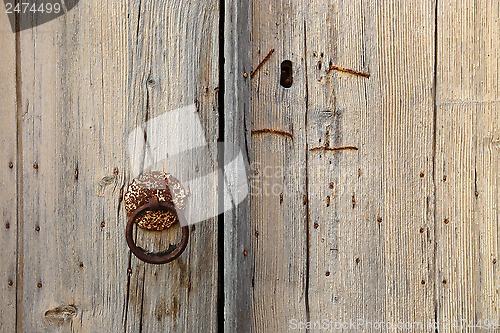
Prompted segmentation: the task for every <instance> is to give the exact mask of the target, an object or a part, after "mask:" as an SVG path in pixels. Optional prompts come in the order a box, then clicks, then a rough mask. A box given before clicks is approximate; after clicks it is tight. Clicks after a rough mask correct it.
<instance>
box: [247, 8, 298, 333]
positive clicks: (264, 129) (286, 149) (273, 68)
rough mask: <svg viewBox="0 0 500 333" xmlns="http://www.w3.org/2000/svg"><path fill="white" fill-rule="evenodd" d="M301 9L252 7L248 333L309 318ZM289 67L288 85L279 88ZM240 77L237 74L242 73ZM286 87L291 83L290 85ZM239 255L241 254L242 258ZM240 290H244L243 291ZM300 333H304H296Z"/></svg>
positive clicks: (281, 329) (278, 328)
mask: <svg viewBox="0 0 500 333" xmlns="http://www.w3.org/2000/svg"><path fill="white" fill-rule="evenodd" d="M303 14H304V4H303V3H302V2H297V1H289V0H272V1H254V2H253V3H252V62H253V64H252V70H257V68H258V67H259V63H260V62H261V61H263V60H264V59H265V58H266V56H267V55H268V54H269V53H270V52H271V51H272V50H274V53H273V54H272V55H271V56H270V57H269V59H268V60H267V61H266V62H265V63H264V64H262V66H261V67H260V68H259V69H258V71H257V72H255V73H254V75H251V74H252V73H250V72H247V75H248V79H251V76H254V77H253V79H252V106H251V112H250V113H251V135H252V140H251V145H250V146H251V148H250V151H251V153H250V156H251V163H252V169H251V173H253V174H251V189H252V191H251V193H252V197H251V205H250V207H251V210H250V212H251V218H250V221H249V223H250V226H251V230H252V232H253V233H254V235H253V237H252V242H251V243H250V246H249V248H244V250H243V251H244V252H243V257H241V260H243V261H250V262H253V275H252V281H251V282H252V284H251V286H244V288H252V290H253V294H252V322H251V332H286V331H288V329H289V324H288V323H289V321H290V320H292V319H294V318H295V319H299V320H301V321H305V320H306V319H307V303H306V299H307V292H306V283H307V224H306V222H307V220H306V215H307V209H306V207H307V197H306V188H305V186H306V170H307V159H306V136H305V134H306V132H305V128H306V105H307V104H306V98H307V87H306V76H305V65H306V64H305V61H304V46H305V35H304V24H303V22H304V16H303ZM285 60H289V61H291V64H292V69H291V73H292V76H293V84H292V85H291V87H290V88H285V87H283V86H281V85H280V81H281V63H282V62H283V61H285ZM240 75H241V74H240ZM288 83H291V82H290V81H288ZM240 256H241V255H240ZM242 287H243V286H242ZM299 331H303V330H299Z"/></svg>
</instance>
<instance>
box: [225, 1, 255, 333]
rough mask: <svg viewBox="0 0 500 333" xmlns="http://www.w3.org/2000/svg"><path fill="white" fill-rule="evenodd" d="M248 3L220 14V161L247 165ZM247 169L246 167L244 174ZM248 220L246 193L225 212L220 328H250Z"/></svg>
mask: <svg viewBox="0 0 500 333" xmlns="http://www.w3.org/2000/svg"><path fill="white" fill-rule="evenodd" d="M250 14H251V2H249V1H248V0H226V1H225V13H224V45H223V46H224V123H225V130H224V143H225V144H224V165H226V164H227V163H229V162H231V161H232V160H233V158H234V157H235V156H237V155H238V154H240V153H241V154H242V155H243V156H244V160H245V163H247V164H249V163H250V160H249V155H248V154H249V152H248V149H250V147H249V146H248V144H247V143H248V142H250V141H251V137H250V131H249V129H251V124H250V120H251V117H250V111H251V98H250V97H251V91H250V80H249V76H248V77H247V78H245V77H244V76H243V73H247V74H249V73H250V71H251V68H250V67H251V66H252V63H251V60H250V59H251V44H250V32H251V28H252V21H251V20H249V15H250ZM248 171H249V170H248V169H247V172H248ZM242 176H243V175H240V174H238V173H235V174H233V175H231V174H229V175H228V174H226V175H225V177H226V179H227V181H228V182H229V183H232V184H239V183H240V182H245V183H246V182H248V180H249V179H250V177H251V176H252V175H248V176H247V179H241V177H242ZM249 221H250V197H248V198H247V199H246V200H244V201H243V202H242V203H240V204H239V205H237V206H236V207H235V208H234V209H232V210H230V211H228V212H226V213H225V214H224V276H223V281H222V282H223V286H224V290H223V292H224V328H223V330H224V332H227V333H233V332H251V327H252V316H251V315H252V311H251V309H252V308H251V304H252V274H253V261H252V260H249V259H248V258H247V257H245V255H244V251H245V250H247V251H248V249H250V244H252V243H253V240H252V238H253V237H255V231H254V230H253V228H252V227H253V226H252V225H251V224H250V223H249Z"/></svg>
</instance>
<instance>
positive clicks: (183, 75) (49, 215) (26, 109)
mask: <svg viewBox="0 0 500 333" xmlns="http://www.w3.org/2000/svg"><path fill="white" fill-rule="evenodd" d="M218 18H219V7H218V2H217V1H209V2H203V3H201V2H199V3H198V2H183V3H181V4H179V2H178V1H175V2H173V1H166V2H161V3H158V2H144V1H129V2H109V3H108V2H97V1H87V2H83V1H82V2H80V3H79V5H78V6H77V7H76V8H75V9H73V10H72V11H70V12H68V13H67V14H66V15H65V16H63V17H61V18H59V19H57V20H54V21H51V22H49V23H46V24H44V25H42V26H39V27H36V28H34V29H32V30H26V31H23V32H22V33H21V35H20V36H21V41H20V42H21V45H20V47H21V52H20V56H21V59H20V67H21V72H20V75H21V76H22V87H21V91H20V94H21V97H20V98H21V99H22V110H23V121H22V127H21V129H20V130H21V134H22V150H21V151H18V154H19V155H20V156H22V160H23V162H24V168H23V183H22V185H23V187H22V189H23V192H22V198H23V203H24V205H23V220H22V221H20V223H22V225H23V226H24V234H23V235H22V241H23V245H22V249H23V257H24V261H23V265H22V268H23V271H22V273H21V272H20V273H19V274H20V276H22V281H23V293H22V297H23V299H22V301H23V302H22V306H21V307H20V308H19V309H18V311H22V326H21V323H19V325H18V329H19V331H21V330H22V331H24V332H66V331H76V332H115V331H129V332H138V331H141V330H143V331H148V332H164V331H170V332H174V331H175V332H177V331H179V332H180V331H183V332H184V331H187V332H190V331H192V332H195V331H200V330H201V328H203V329H206V330H208V331H215V330H216V323H217V308H216V306H215V302H216V298H217V241H216V240H217V227H216V224H215V222H214V221H215V220H213V219H212V220H209V221H205V222H204V223H203V224H200V225H197V226H196V231H194V232H193V233H192V237H191V240H190V245H189V249H188V250H187V251H186V253H185V254H183V255H182V257H181V258H180V259H179V260H177V261H176V262H175V263H173V264H171V265H164V266H152V265H146V264H144V263H142V262H139V261H138V260H137V259H136V258H135V257H133V256H131V255H130V253H129V251H128V247H127V246H126V244H125V237H124V230H125V224H126V220H127V217H126V212H125V210H124V205H123V203H122V195H123V192H124V191H125V190H126V185H127V184H128V183H129V182H130V181H131V179H132V178H133V177H135V176H137V173H138V172H140V171H142V170H141V169H140V168H139V169H138V170H137V169H136V165H131V161H136V160H135V158H134V156H135V155H136V154H137V153H139V152H140V151H142V150H143V147H137V146H132V149H131V150H130V151H129V147H128V144H129V141H128V135H129V133H131V132H132V131H133V130H135V129H136V128H138V127H140V126H142V125H143V124H144V123H145V121H146V120H148V119H150V120H151V119H154V118H155V117H157V116H159V115H161V114H164V113H165V112H168V111H170V110H173V109H176V108H179V107H183V106H186V105H191V104H195V100H197V101H198V104H199V110H198V112H199V114H200V118H201V123H202V125H203V129H204V130H205V133H203V134H205V136H206V138H207V141H208V142H209V143H210V142H213V141H215V140H216V138H217V135H218V126H217V85H218V35H219V34H218V24H219V19H218ZM152 134H153V136H154V139H155V140H157V141H161V140H162V139H165V140H166V139H167V134H166V133H161V132H155V131H154V130H153V132H152ZM188 134H189V133H188ZM176 139H177V140H181V139H183V138H176ZM151 140H153V139H151ZM166 143H168V144H171V145H175V144H176V143H177V142H176V141H175V140H174V141H168V142H166ZM209 149H210V150H211V151H212V152H215V151H216V145H215V144H212V145H210V146H209ZM131 155H132V156H131ZM150 157H151V156H150ZM152 158H153V160H154V161H153V162H155V163H156V164H155V165H154V167H156V168H160V169H161V167H162V164H161V159H162V157H161V156H155V155H153V156H152ZM163 158H164V157H163ZM197 163H205V164H210V163H212V162H209V161H203V160H202V161H197ZM212 164H213V163H212ZM35 165H36V167H34V166H35ZM177 167H178V168H179V167H184V168H186V169H189V168H190V169H192V170H194V165H182V166H179V165H178V166H177ZM212 167H213V168H214V167H215V166H214V165H212ZM166 171H169V172H171V173H173V174H176V172H177V171H178V170H174V169H168V170H166ZM202 194H203V193H195V194H193V195H197V196H200V195H202ZM37 227H39V228H40V229H38V228H37ZM193 230H194V229H193ZM145 234H146V233H145V232H142V231H141V232H139V237H138V238H139V239H138V242H139V243H141V242H142V243H141V244H142V245H143V246H147V245H145V243H146V242H147V243H148V244H149V246H151V248H153V246H155V245H157V246H158V245H163V246H166V244H165V239H164V238H165V237H164V236H165V234H162V235H147V236H144V235H145ZM175 236H177V235H176V234H174V233H169V240H173V239H174V238H175ZM129 268H130V271H129ZM11 274H12V273H11ZM21 274H22V275H21ZM61 306H63V307H64V306H66V308H61ZM67 306H74V307H75V308H76V316H73V315H72V313H71V308H68V307H67ZM54 309H55V310H54ZM49 310H54V311H50V312H48V313H47V311H49ZM64 316H67V317H68V319H67V320H65V321H64V320H62V319H61V318H63V317H64ZM194 318H196V320H194ZM59 319H61V320H59Z"/></svg>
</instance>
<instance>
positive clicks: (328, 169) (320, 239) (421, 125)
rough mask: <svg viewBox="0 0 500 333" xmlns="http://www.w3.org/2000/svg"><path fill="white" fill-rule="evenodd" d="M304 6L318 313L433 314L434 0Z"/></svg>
mask: <svg viewBox="0 0 500 333" xmlns="http://www.w3.org/2000/svg"><path fill="white" fill-rule="evenodd" d="M305 16H306V25H307V29H306V32H307V38H306V41H307V49H306V54H305V57H306V59H307V64H308V66H307V71H308V72H307V77H308V92H309V98H308V126H307V131H308V149H309V152H308V161H309V163H308V190H309V197H310V200H309V206H308V207H309V223H308V225H309V234H310V242H309V246H310V269H309V280H310V282H309V290H308V295H309V303H310V319H311V320H312V321H315V320H321V319H327V320H330V321H332V322H336V321H338V322H347V323H349V322H351V321H352V322H355V323H358V321H365V322H369V321H372V322H389V323H415V322H421V323H425V324H427V323H428V322H431V321H432V320H434V300H433V280H434V276H433V274H434V272H433V261H434V257H433V255H434V253H433V251H434V238H433V237H434V231H433V229H434V226H433V209H434V208H433V207H434V206H433V203H434V187H433V178H432V175H433V159H432V156H433V135H434V133H433V126H432V124H433V117H434V102H433V91H432V87H433V78H434V74H433V71H434V68H433V66H434V62H433V57H434V8H433V6H432V2H430V1H428V2H422V1H418V2H405V3H404V4H400V2H398V1H384V2H379V3H375V2H373V1H349V2H344V1H334V2H333V3H332V4H330V5H329V6H327V7H325V4H324V2H323V1H312V2H310V5H309V6H307V14H306V15H305ZM395 22H398V23H395ZM404 22H412V23H411V24H406V23H404ZM409 59H411V61H409ZM332 66H337V67H341V68H345V69H351V70H354V71H359V72H363V73H366V74H369V78H367V77H366V76H367V75H362V74H361V75H357V74H353V73H347V72H343V71H341V70H337V69H333V68H332ZM321 146H327V147H329V148H330V149H332V148H333V149H337V148H338V147H340V150H330V151H329V150H327V149H318V150H315V149H314V148H315V147H321ZM342 147H347V148H346V149H342ZM351 147H353V148H351ZM354 147H355V149H357V150H355V149H354ZM358 330H359V331H364V332H371V331H376V330H374V329H373V328H367V327H364V326H359V327H358ZM312 331H318V332H319V330H312ZM418 331H421V330H418Z"/></svg>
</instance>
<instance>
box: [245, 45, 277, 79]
mask: <svg viewBox="0 0 500 333" xmlns="http://www.w3.org/2000/svg"><path fill="white" fill-rule="evenodd" d="M273 53H274V49H271V51H269V53H268V54H267V55H266V56H265V57H264V59H262V61H261V62H260V63H259V64H258V65H257V67H256V68H255V69H254V70H253V71H252V73H250V78H251V79H253V78H254V76H255V75H257V72H258V71H259V70H260V69H261V68H262V66H263V65H264V64H265V63H266V62H267V61H268V60H269V58H271V56H272V55H273Z"/></svg>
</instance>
